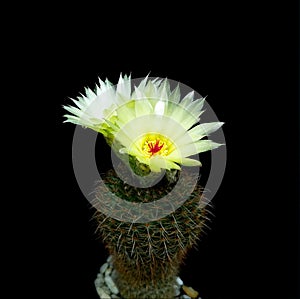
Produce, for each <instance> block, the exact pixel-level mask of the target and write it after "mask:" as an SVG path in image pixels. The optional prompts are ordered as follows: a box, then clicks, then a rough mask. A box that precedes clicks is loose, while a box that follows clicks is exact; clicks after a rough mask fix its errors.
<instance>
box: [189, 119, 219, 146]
mask: <svg viewBox="0 0 300 299" xmlns="http://www.w3.org/2000/svg"><path fill="white" fill-rule="evenodd" d="M223 124H224V123H223V122H211V123H203V124H200V125H198V126H196V127H194V128H192V129H191V130H189V131H188V134H189V135H190V136H191V138H192V139H193V140H194V141H196V140H199V139H201V138H203V137H205V136H208V135H210V134H211V133H213V132H215V131H217V130H218V129H219V128H220V127H221V126H222V125H223Z"/></svg>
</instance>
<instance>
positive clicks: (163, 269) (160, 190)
mask: <svg viewBox="0 0 300 299" xmlns="http://www.w3.org/2000/svg"><path fill="white" fill-rule="evenodd" d="M175 177H176V174H174V172H167V174H166V175H165V177H164V178H163V180H162V181H161V182H160V183H159V184H157V185H156V186H154V187H150V188H137V187H133V186H131V185H127V184H126V183H125V182H124V181H123V180H121V179H120V178H119V177H118V176H117V174H116V173H115V172H114V171H113V170H110V171H108V172H107V173H106V174H105V175H104V176H103V177H102V179H103V181H104V182H105V184H106V186H107V187H108V189H109V190H110V191H111V192H113V193H114V194H116V195H117V196H118V197H120V198H123V199H125V200H128V201H134V202H141V201H142V202H151V201H155V200H158V199H159V198H162V197H163V196H165V195H166V194H168V193H169V192H170V191H171V190H172V189H173V188H174V185H175V184H176V180H175ZM183 182H184V184H185V185H188V184H191V178H189V177H188V176H186V177H184V178H183ZM95 193H96V199H98V200H99V201H101V202H105V201H107V202H109V194H108V192H107V189H105V188H103V186H99V187H98V188H97V190H96V192H95ZM204 202H205V197H204V195H203V189H202V188H201V187H200V186H199V185H196V187H195V188H194V190H193V192H192V193H191V194H190V196H189V198H188V199H187V200H186V201H185V202H184V204H183V205H181V206H180V207H179V208H178V209H176V210H175V211H174V212H173V213H171V214H169V215H167V216H164V217H163V218H161V219H158V220H155V221H151V222H148V223H130V222H123V221H119V220H116V219H114V218H111V217H108V216H106V215H105V214H104V213H102V212H99V211H97V212H96V213H95V218H96V220H97V222H98V230H97V232H99V233H100V237H101V239H102V240H103V242H104V244H105V246H106V248H107V249H108V251H109V253H110V254H111V255H112V256H113V265H114V268H115V270H116V273H117V276H116V284H117V286H118V288H119V291H120V294H121V296H122V297H123V298H125V299H161V298H164V299H168V298H170V299H173V298H174V295H175V294H174V293H175V290H174V284H175V279H176V276H177V275H178V274H179V271H180V266H181V264H182V263H183V261H184V259H185V257H186V254H187V252H188V250H189V249H190V248H192V247H194V246H195V245H196V244H197V241H198V239H199V236H200V235H201V233H202V232H203V228H204V226H206V224H205V221H206V220H207V219H208V217H207V214H208V210H207V205H203V203H204ZM203 206H205V208H203Z"/></svg>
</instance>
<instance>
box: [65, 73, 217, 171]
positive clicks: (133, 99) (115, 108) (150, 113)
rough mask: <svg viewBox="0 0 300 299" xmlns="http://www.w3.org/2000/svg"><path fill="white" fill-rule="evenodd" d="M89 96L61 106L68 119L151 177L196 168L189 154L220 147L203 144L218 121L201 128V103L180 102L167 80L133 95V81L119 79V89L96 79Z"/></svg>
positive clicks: (187, 99) (143, 86) (150, 83)
mask: <svg viewBox="0 0 300 299" xmlns="http://www.w3.org/2000/svg"><path fill="white" fill-rule="evenodd" d="M99 84H100V85H99V86H96V90H95V91H94V92H93V91H92V90H91V89H88V88H87V89H86V90H85V93H86V95H85V96H83V95H82V96H81V97H78V100H72V101H73V102H74V104H75V105H76V106H64V108H65V109H66V110H67V111H69V112H70V113H71V115H70V114H67V115H65V117H66V118H67V120H66V121H65V122H71V123H74V124H78V125H82V126H84V127H88V128H91V129H93V130H95V131H97V132H100V133H102V134H103V135H104V136H105V137H106V140H107V141H108V143H109V145H111V146H112V147H113V148H114V149H115V150H116V149H117V151H118V152H119V153H121V154H128V155H130V156H133V157H135V158H136V159H137V160H138V161H139V162H140V163H143V164H145V165H148V166H149V168H150V169H151V170H152V171H154V172H160V171H161V169H180V165H185V166H199V165H201V163H200V161H199V160H198V159H192V158H189V157H190V156H192V155H196V154H198V153H201V152H204V151H208V150H212V149H215V148H217V147H218V146H220V145H221V144H218V143H215V142H213V141H211V140H203V138H205V137H207V136H208V135H209V134H211V133H213V132H214V131H216V130H217V129H218V128H220V127H221V126H222V125H223V123H222V122H212V123H203V124H199V121H200V116H201V114H202V113H203V110H202V108H203V105H204V98H200V99H194V92H193V91H192V92H190V93H188V94H187V95H186V96H184V97H183V98H181V95H180V88H179V85H177V87H176V88H175V89H174V90H172V91H171V89H170V84H169V82H168V80H167V79H165V80H161V79H158V78H156V79H151V80H149V79H148V76H147V77H146V78H144V79H143V80H142V81H141V82H140V84H139V85H138V86H134V90H133V91H132V90H131V77H130V76H126V75H125V76H124V78H123V77H122V75H120V78H119V81H118V84H117V85H116V87H115V86H113V85H112V83H110V82H109V81H108V80H106V81H105V82H103V81H102V80H100V79H99Z"/></svg>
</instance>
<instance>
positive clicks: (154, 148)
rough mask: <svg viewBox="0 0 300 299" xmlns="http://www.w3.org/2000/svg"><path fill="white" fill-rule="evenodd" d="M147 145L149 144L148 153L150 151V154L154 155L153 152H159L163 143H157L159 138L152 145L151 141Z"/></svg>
mask: <svg viewBox="0 0 300 299" xmlns="http://www.w3.org/2000/svg"><path fill="white" fill-rule="evenodd" d="M148 146H149V153H151V155H154V154H155V153H157V152H159V151H160V150H161V149H162V147H163V146H164V144H162V145H159V140H156V141H155V144H154V145H153V143H150V142H149V143H148Z"/></svg>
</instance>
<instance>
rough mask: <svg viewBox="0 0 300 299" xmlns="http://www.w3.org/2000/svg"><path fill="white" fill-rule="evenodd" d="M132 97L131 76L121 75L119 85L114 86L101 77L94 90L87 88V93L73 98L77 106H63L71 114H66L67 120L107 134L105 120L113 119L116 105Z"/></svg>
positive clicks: (107, 127)
mask: <svg viewBox="0 0 300 299" xmlns="http://www.w3.org/2000/svg"><path fill="white" fill-rule="evenodd" d="M130 97H131V77H130V76H126V75H125V76H124V78H123V77H122V75H120V78H119V82H118V84H117V86H116V87H115V86H113V84H112V83H111V82H109V81H108V80H107V79H106V80H105V82H103V81H102V80H101V79H100V78H99V85H96V88H95V90H94V91H92V90H91V89H90V88H85V95H81V96H79V97H77V100H74V99H71V100H72V101H73V103H74V104H75V106H71V105H69V106H63V108H64V109H65V110H67V111H68V112H70V113H71V114H66V115H64V116H65V117H66V118H67V119H66V120H65V122H71V123H74V124H76V125H81V126H83V127H88V128H90V129H93V130H95V131H97V132H101V133H102V134H104V135H107V132H109V126H108V125H107V124H106V123H105V120H110V121H112V119H113V115H114V111H115V109H116V107H117V106H118V105H120V104H122V103H124V102H126V101H129V100H130Z"/></svg>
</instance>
